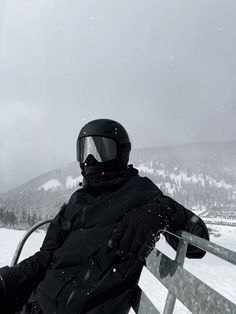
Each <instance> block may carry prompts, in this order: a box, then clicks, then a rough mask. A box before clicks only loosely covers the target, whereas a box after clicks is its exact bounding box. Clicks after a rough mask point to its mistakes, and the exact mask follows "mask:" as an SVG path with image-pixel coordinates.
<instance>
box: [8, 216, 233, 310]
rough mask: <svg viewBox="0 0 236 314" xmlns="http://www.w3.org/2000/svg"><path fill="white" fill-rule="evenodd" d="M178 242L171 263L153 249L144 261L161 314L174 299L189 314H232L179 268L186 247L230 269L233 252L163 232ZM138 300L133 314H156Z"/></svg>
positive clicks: (185, 235)
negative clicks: (161, 291)
mask: <svg viewBox="0 0 236 314" xmlns="http://www.w3.org/2000/svg"><path fill="white" fill-rule="evenodd" d="M51 221H52V219H47V220H44V221H41V222H39V223H37V224H35V225H34V226H33V227H32V228H31V229H30V230H29V231H28V232H26V234H25V235H24V237H23V239H22V240H21V241H20V243H19V244H18V246H17V249H16V252H15V254H14V257H13V259H12V262H11V266H13V265H16V264H17V262H18V260H19V257H20V254H21V251H22V249H23V246H24V244H25V242H26V240H27V239H28V238H29V236H30V235H31V234H32V233H33V232H34V231H35V230H36V229H38V228H39V227H41V226H43V225H45V224H48V223H50V222H51ZM164 232H167V233H169V234H170V235H172V236H175V237H177V238H178V239H179V245H178V248H177V252H176V257H175V260H171V259H170V258H169V257H167V256H166V255H165V254H164V253H162V252H160V251H159V250H157V249H154V250H153V251H152V252H151V253H150V255H149V256H148V258H147V263H146V267H147V269H148V270H149V271H151V273H152V274H153V275H154V276H155V277H156V278H157V279H158V280H159V281H160V282H161V283H162V284H163V285H164V286H165V287H166V288H167V289H168V295H167V298H166V302H165V307H164V311H163V314H172V313H173V311H174V307H175V302H176V299H178V300H179V301H180V302H181V303H182V304H183V305H184V306H185V307H186V308H188V309H189V310H190V311H191V312H192V313H194V314H199V313H217V314H226V313H229V314H236V304H234V303H233V302H231V301H230V300H228V299H227V298H225V297H224V296H223V295H222V294H220V293H219V292H217V291H215V290H214V289H212V288H211V287H209V286H208V285H207V284H205V283H204V282H203V281H201V280H200V279H198V278H197V277H195V276H194V275H193V274H191V273H190V272H188V271H187V270H185V269H184V268H183V265H184V261H185V257H186V252H187V246H188V244H192V245H194V246H196V247H198V248H200V249H202V250H204V251H206V252H209V253H211V254H213V255H215V256H217V257H219V258H221V259H223V260H225V261H227V262H229V263H231V264H233V265H236V252H233V251H231V250H229V249H227V248H224V247H222V246H220V245H217V244H215V243H212V242H210V241H207V240H205V239H202V238H200V237H198V236H195V235H193V234H190V233H188V232H186V231H177V232H175V233H172V232H169V231H167V230H165V231H164ZM139 290H140V292H141V299H140V303H139V306H137V307H136V308H135V307H134V308H133V309H134V311H135V313H137V314H160V312H159V311H158V310H157V309H156V307H155V306H154V305H153V303H152V302H151V301H150V300H149V298H148V296H147V295H145V293H144V292H143V291H141V289H140V288H139Z"/></svg>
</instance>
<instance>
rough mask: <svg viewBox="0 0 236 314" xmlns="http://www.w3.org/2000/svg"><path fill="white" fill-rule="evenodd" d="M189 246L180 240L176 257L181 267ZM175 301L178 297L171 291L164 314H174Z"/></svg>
mask: <svg viewBox="0 0 236 314" xmlns="http://www.w3.org/2000/svg"><path fill="white" fill-rule="evenodd" d="M187 246H188V243H187V242H186V241H184V240H182V239H179V245H178V249H177V253H176V257H175V262H176V263H177V264H178V265H179V266H181V267H182V266H183V265H184V260H185V256H186V252H187ZM175 301H176V297H175V296H174V295H173V294H172V293H171V292H170V291H169V292H168V295H167V298H166V303H165V308H164V311H163V314H172V313H173V311H174V307H175Z"/></svg>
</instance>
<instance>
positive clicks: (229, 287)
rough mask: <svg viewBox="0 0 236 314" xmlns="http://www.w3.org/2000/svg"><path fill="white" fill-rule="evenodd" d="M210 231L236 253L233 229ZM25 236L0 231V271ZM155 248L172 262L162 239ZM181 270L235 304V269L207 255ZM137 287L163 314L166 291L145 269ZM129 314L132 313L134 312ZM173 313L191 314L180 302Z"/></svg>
mask: <svg viewBox="0 0 236 314" xmlns="http://www.w3.org/2000/svg"><path fill="white" fill-rule="evenodd" d="M210 228H211V229H214V231H215V235H217V236H211V241H212V242H215V243H217V244H219V245H221V246H224V247H227V248H229V249H231V250H233V251H236V227H229V226H214V225H210ZM24 233H25V232H24V231H18V230H11V229H4V228H2V229H1V228H0V249H1V255H0V267H1V266H4V265H7V264H8V265H9V264H10V262H11V259H12V257H13V255H14V251H15V249H16V246H17V244H18V242H19V240H20V238H21V237H22V236H23V234H24ZM44 235H45V233H44V232H43V231H40V232H35V233H34V234H33V235H32V236H31V237H30V238H29V240H28V241H27V242H26V245H25V248H24V250H23V253H22V257H21V259H24V258H26V257H27V256H30V255H32V254H33V253H35V252H36V251H37V250H38V249H39V248H40V245H41V243H42V241H43V238H44ZM157 248H158V249H159V250H161V251H162V252H164V253H165V254H166V255H168V256H169V257H170V258H174V256H175V251H174V250H172V248H171V247H170V246H169V245H167V244H166V242H165V241H164V239H161V240H160V241H159V242H158V243H157ZM184 267H185V268H186V269H187V270H188V271H190V272H192V273H193V274H194V275H195V276H197V277H198V278H199V279H201V280H202V281H204V282H206V283H207V284H208V285H209V286H211V287H212V288H213V289H215V290H216V291H218V292H220V293H221V294H223V295H224V296H225V297H226V298H228V299H229V300H231V301H232V302H234V303H236V285H235V282H236V267H235V266H233V265H232V264H230V263H228V262H225V261H223V260H221V259H219V258H217V257H214V256H213V255H211V254H209V253H207V254H206V256H205V257H204V258H203V259H200V260H190V259H186V261H185V265H184ZM140 286H141V288H142V289H143V290H144V291H145V292H146V294H147V295H148V296H150V298H151V300H152V302H153V303H154V304H155V306H156V307H157V308H158V310H159V311H160V312H162V311H163V308H164V303H165V298H166V295H167V290H166V289H165V288H164V287H163V286H162V285H161V284H160V283H159V282H158V281H157V280H156V279H155V277H153V275H152V274H151V273H150V272H149V271H148V270H147V269H144V270H143V272H142V276H141V278H140ZM130 313H133V311H131V312H130ZM174 313H175V314H177V313H178V314H185V313H190V312H189V311H188V310H187V309H186V308H185V307H184V306H183V305H182V304H181V303H180V302H177V304H176V307H175V311H174Z"/></svg>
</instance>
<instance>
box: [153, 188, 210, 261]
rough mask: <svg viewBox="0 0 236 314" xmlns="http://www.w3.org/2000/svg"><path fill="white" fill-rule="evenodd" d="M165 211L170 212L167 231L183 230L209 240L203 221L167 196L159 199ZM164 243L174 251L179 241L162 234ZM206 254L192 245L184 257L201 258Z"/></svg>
mask: <svg viewBox="0 0 236 314" xmlns="http://www.w3.org/2000/svg"><path fill="white" fill-rule="evenodd" d="M159 200H160V202H161V203H163V204H164V207H165V208H166V209H167V210H170V211H171V212H172V219H171V222H170V224H169V226H168V227H167V228H166V229H167V230H169V231H176V230H183V231H187V232H189V233H192V234H194V235H196V236H198V237H201V238H203V239H206V240H209V233H208V229H207V227H206V225H205V223H204V222H203V220H202V219H201V218H200V217H199V216H197V215H196V214H194V213H193V212H192V211H190V210H188V209H186V208H185V207H184V206H183V205H181V204H179V203H178V202H176V201H175V200H173V199H172V198H170V197H169V196H166V195H163V194H162V196H161V197H160V198H159ZM164 236H165V238H166V241H167V242H168V244H169V245H170V246H171V247H172V248H173V249H174V250H177V247H178V244H179V240H178V238H176V237H175V236H172V235H170V234H168V233H164ZM205 254H206V252H205V251H203V250H201V249H199V248H197V247H196V246H193V245H190V244H189V245H188V248H187V253H186V256H187V257H188V258H202V257H203V256H204V255H205Z"/></svg>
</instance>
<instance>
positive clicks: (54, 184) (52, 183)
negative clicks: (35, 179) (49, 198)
mask: <svg viewBox="0 0 236 314" xmlns="http://www.w3.org/2000/svg"><path fill="white" fill-rule="evenodd" d="M60 186H61V183H60V182H59V181H58V180H57V179H51V180H49V181H47V182H46V183H44V184H43V185H41V186H40V187H38V188H37V191H39V190H41V189H44V190H45V191H48V190H52V191H55V190H56V189H57V188H59V187H60Z"/></svg>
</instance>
